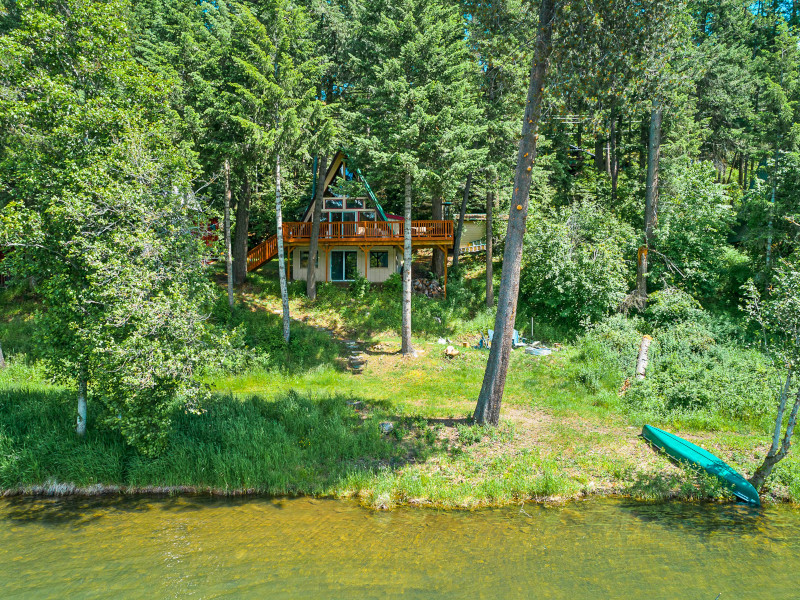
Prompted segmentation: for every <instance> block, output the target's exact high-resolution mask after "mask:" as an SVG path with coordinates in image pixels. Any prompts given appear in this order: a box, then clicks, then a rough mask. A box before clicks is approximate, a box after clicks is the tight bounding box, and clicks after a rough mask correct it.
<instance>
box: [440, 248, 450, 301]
mask: <svg viewBox="0 0 800 600" xmlns="http://www.w3.org/2000/svg"><path fill="white" fill-rule="evenodd" d="M441 248H442V252H444V299H445V300H447V258H448V256H447V246H441Z"/></svg>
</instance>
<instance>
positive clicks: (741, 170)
mask: <svg viewBox="0 0 800 600" xmlns="http://www.w3.org/2000/svg"><path fill="white" fill-rule="evenodd" d="M738 167H739V175H738V183H739V188H740V189H741V188H744V153H743V152H740V153H739V165H738Z"/></svg>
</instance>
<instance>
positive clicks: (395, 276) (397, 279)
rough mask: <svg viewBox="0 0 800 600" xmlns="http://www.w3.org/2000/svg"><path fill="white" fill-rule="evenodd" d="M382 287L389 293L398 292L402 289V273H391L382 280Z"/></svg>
mask: <svg viewBox="0 0 800 600" xmlns="http://www.w3.org/2000/svg"><path fill="white" fill-rule="evenodd" d="M383 289H384V290H385V291H387V292H389V293H390V294H398V295H399V294H400V293H401V292H402V291H403V275H402V273H392V274H391V275H389V278H388V279H387V280H386V281H384V282H383Z"/></svg>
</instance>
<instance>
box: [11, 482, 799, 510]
mask: <svg viewBox="0 0 800 600" xmlns="http://www.w3.org/2000/svg"><path fill="white" fill-rule="evenodd" d="M112 496H117V497H120V498H122V497H131V498H133V497H148V496H149V497H153V498H163V497H175V496H187V497H190V496H204V497H210V498H264V499H294V498H316V499H320V500H335V501H356V502H358V504H359V505H360V506H362V507H363V508H366V509H368V510H376V511H385V510H394V509H398V508H413V509H435V510H445V511H450V510H453V511H460V510H481V509H493V508H503V507H508V506H519V505H524V504H532V505H537V506H563V505H566V504H570V503H573V502H579V501H582V500H607V499H608V500H632V501H635V502H642V503H646V504H666V503H671V502H681V503H686V504H698V503H702V504H719V505H722V504H733V505H738V504H742V505H743V506H744V505H745V504H744V503H742V502H738V501H736V500H735V499H733V498H708V497H705V498H703V497H691V496H686V495H684V494H681V493H679V492H675V493H672V494H669V495H666V496H663V497H659V498H643V497H637V496H635V495H632V494H626V493H624V492H622V491H621V490H620V489H615V488H608V489H598V490H596V491H594V492H588V493H587V492H585V491H581V492H578V493H575V494H572V495H569V496H563V495H554V496H530V497H526V498H514V499H511V500H500V501H482V500H476V501H475V502H470V503H462V504H458V503H455V504H454V503H437V502H434V501H431V500H429V499H426V498H410V499H407V500H403V501H396V502H391V503H380V504H376V503H370V502H368V501H366V498H365V497H364V494H362V493H354V494H341V495H337V494H308V493H298V494H271V493H269V492H265V491H262V490H259V489H257V488H236V489H222V488H213V487H202V486H191V485H181V486H119V485H105V484H95V485H90V486H77V485H74V484H70V483H57V482H54V483H50V484H44V485H33V486H20V487H16V488H6V489H0V498H3V499H10V498H26V499H34V498H87V499H88V498H96V499H99V498H108V497H112ZM777 505H781V506H790V507H792V508H800V504H797V503H795V502H792V500H791V498H790V497H789V496H788V495H781V496H778V497H776V496H773V495H765V496H763V497H762V507H769V506H777Z"/></svg>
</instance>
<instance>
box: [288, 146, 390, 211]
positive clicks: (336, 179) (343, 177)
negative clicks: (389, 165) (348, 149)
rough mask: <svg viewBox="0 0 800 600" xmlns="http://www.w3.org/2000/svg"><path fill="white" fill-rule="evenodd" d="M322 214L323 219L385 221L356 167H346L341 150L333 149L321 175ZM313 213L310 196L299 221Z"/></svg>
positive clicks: (376, 201)
mask: <svg viewBox="0 0 800 600" xmlns="http://www.w3.org/2000/svg"><path fill="white" fill-rule="evenodd" d="M320 184H321V185H324V186H325V191H324V193H323V205H322V217H321V222H323V223H341V222H351V221H386V220H387V219H386V215H385V213H384V212H383V208H381V205H380V204H379V203H378V200H377V198H375V195H374V194H373V193H372V190H371V189H370V187H369V184H368V183H367V182H366V180H365V179H364V177H363V176H362V175H361V172H360V171H358V170H357V171H356V172H355V173H354V172H352V171H350V170H349V169H348V167H347V157H346V156H345V154H344V152H341V151H339V152H337V153H336V155H335V156H334V157H333V160H332V161H331V164H330V165H329V166H328V170H327V173H326V176H325V181H324V182H318V183H317V185H320ZM313 214H314V200H313V199H312V201H311V204H310V206H309V207H308V209H307V210H306V213H305V215H304V216H303V221H311V219H312V218H313Z"/></svg>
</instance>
